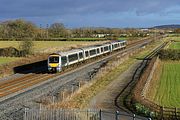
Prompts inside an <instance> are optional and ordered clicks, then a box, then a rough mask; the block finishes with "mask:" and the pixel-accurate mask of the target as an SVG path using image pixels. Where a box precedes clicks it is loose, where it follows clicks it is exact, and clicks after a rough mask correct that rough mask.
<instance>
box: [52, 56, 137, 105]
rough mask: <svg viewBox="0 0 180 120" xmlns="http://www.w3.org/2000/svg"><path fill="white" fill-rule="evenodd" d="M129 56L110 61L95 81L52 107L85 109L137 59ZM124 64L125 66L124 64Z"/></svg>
mask: <svg viewBox="0 0 180 120" xmlns="http://www.w3.org/2000/svg"><path fill="white" fill-rule="evenodd" d="M128 58H129V56H128V55H127V56H126V57H124V58H123V59H116V60H114V61H110V62H109V63H108V64H107V65H106V67H103V68H101V70H100V71H99V72H98V74H97V75H96V77H95V78H94V80H92V81H91V82H90V83H89V84H86V85H84V86H83V87H81V88H80V89H79V90H78V91H77V92H76V93H75V94H74V95H72V96H71V97H68V98H67V99H66V100H65V101H63V102H60V103H58V104H55V105H50V107H60V108H85V107H86V106H87V105H88V103H89V101H90V100H91V98H92V97H93V96H95V95H96V94H97V93H98V92H100V91H101V90H102V89H104V88H105V87H106V86H107V85H108V84H109V83H111V82H112V81H113V80H114V79H115V78H116V77H117V76H118V75H119V74H120V73H122V72H124V71H125V70H126V69H127V68H128V67H129V66H130V65H131V64H133V63H134V62H135V59H128ZM122 63H123V64H122Z"/></svg>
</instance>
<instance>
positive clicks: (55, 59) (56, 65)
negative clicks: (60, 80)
mask: <svg viewBox="0 0 180 120" xmlns="http://www.w3.org/2000/svg"><path fill="white" fill-rule="evenodd" d="M48 71H49V72H60V71H61V56H60V55H59V54H51V55H49V57H48Z"/></svg>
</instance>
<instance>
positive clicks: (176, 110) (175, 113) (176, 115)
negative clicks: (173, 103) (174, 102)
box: [175, 107, 178, 119]
mask: <svg viewBox="0 0 180 120" xmlns="http://www.w3.org/2000/svg"><path fill="white" fill-rule="evenodd" d="M175 117H176V119H178V117H177V108H176V107H175Z"/></svg>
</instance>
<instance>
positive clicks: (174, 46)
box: [169, 42, 180, 49]
mask: <svg viewBox="0 0 180 120" xmlns="http://www.w3.org/2000/svg"><path fill="white" fill-rule="evenodd" d="M169 48H170V49H180V42H173V43H171V44H170V46H169Z"/></svg>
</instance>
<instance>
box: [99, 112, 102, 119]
mask: <svg viewBox="0 0 180 120" xmlns="http://www.w3.org/2000/svg"><path fill="white" fill-rule="evenodd" d="M101 115H102V111H101V109H100V110H99V120H101V117H102V116H101Z"/></svg>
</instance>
